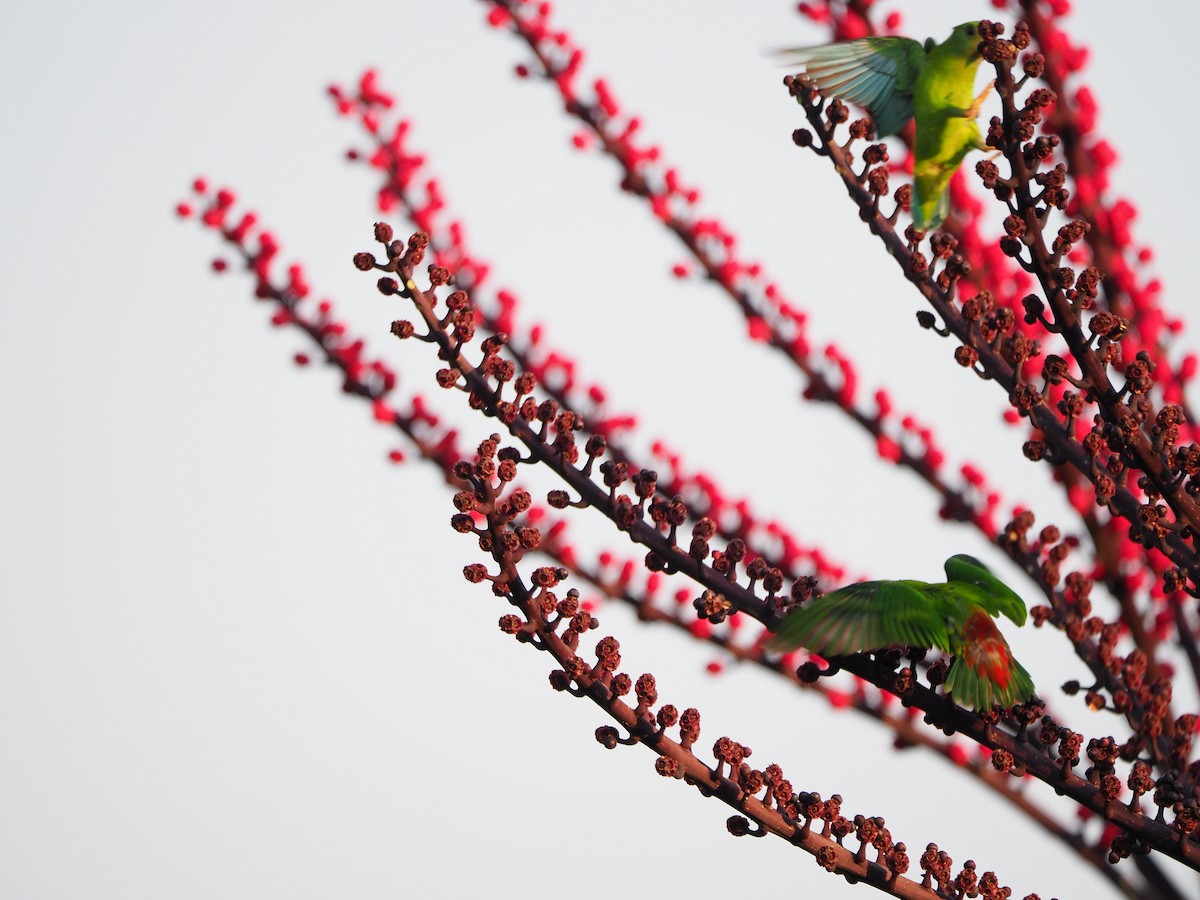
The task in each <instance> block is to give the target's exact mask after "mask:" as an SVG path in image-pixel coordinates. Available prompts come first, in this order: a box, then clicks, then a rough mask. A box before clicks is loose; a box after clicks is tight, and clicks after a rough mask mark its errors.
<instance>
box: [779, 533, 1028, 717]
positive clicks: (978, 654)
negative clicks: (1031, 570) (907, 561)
mask: <svg viewBox="0 0 1200 900" xmlns="http://www.w3.org/2000/svg"><path fill="white" fill-rule="evenodd" d="M945 568H946V583H945V584H926V583H925V582H924V581H864V582H861V583H859V584H851V585H847V586H846V587H843V588H838V589H837V590H836V591H832V592H831V593H828V594H825V595H824V596H822V597H818V598H816V599H815V600H809V601H808V602H807V603H804V604H803V605H802V606H800V607H799V608H798V609H795V610H793V611H792V612H791V613H790V614H789V615H788V616H787V618H785V619H784V620H783V623H782V624H781V625H780V626H779V629H778V632H777V633H776V635H775V636H774V637H773V638H772V639H771V640H770V641H769V642H768V643H767V649H769V650H777V651H789V650H794V649H796V648H797V647H804V648H806V649H808V650H810V651H812V652H813V653H819V654H821V655H822V656H844V655H846V654H848V653H858V652H863V651H871V650H882V649H884V648H885V647H890V646H892V645H894V644H903V645H905V646H910V647H926V648H933V647H936V648H938V649H939V650H945V651H946V652H948V653H952V654H954V657H955V659H954V662H953V664H952V665H951V666H950V671H949V673H948V674H947V676H946V691H947V692H948V693H950V694H952V695H953V696H954V699H955V700H956V701H957V702H959V703H962V704H964V705H966V706H970V707H972V708H973V709H990V708H991V707H992V706H994V705H995V704H997V703H998V704H1000V705H1001V706H1004V707H1009V706H1013V705H1015V704H1017V703H1023V702H1024V701H1026V700H1028V699H1029V698H1030V697H1032V696H1033V691H1034V688H1033V681H1032V679H1030V677H1029V673H1028V672H1026V671H1025V669H1024V667H1023V666H1022V665H1021V664H1020V663H1019V662H1017V661H1016V660H1015V659H1014V658H1013V655H1012V651H1011V650H1010V649H1009V646H1008V641H1006V640H1005V639H1004V635H1002V634H1001V633H1000V629H998V628H997V627H996V623H995V622H993V621H992V619H993V618H994V617H996V616H999V615H1000V614H1001V613H1003V614H1004V615H1005V616H1007V617H1008V618H1009V619H1011V620H1012V621H1013V622H1015V623H1016V624H1017V625H1024V624H1025V603H1024V601H1022V600H1021V598H1020V597H1019V596H1017V594H1016V593H1015V592H1014V591H1013V590H1012V588H1010V587H1009V586H1008V585H1006V584H1004V582H1002V581H1000V579H998V578H997V577H996V576H995V575H993V574H992V573H991V572H990V571H989V570H988V568H987V566H985V565H984V564H983V563H981V562H980V561H979V560H977V559H975V557H973V556H967V555H965V554H959V555H957V556H952V557H950V558H949V559H948V560H946V566H945Z"/></svg>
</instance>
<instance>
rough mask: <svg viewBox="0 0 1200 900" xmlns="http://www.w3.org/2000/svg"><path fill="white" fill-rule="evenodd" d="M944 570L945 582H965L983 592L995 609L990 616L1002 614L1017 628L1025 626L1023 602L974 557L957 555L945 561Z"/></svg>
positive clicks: (1025, 613)
mask: <svg viewBox="0 0 1200 900" xmlns="http://www.w3.org/2000/svg"><path fill="white" fill-rule="evenodd" d="M945 569H946V580H947V581H959V582H966V583H967V584H973V585H975V586H976V587H978V588H980V589H981V590H983V592H984V593H985V594H987V596H988V599H989V600H990V601H991V604H992V606H993V607H994V608H995V612H992V610H991V609H989V610H988V611H989V612H992V615H996V613H1002V614H1003V615H1004V616H1005V617H1006V618H1008V619H1009V620H1011V621H1012V622H1013V623H1014V624H1015V625H1017V626H1021V625H1024V624H1025V617H1026V615H1027V611H1026V609H1025V601H1024V600H1022V599H1021V597H1020V595H1019V594H1017V592H1016V591H1014V590H1013V589H1012V588H1010V587H1009V586H1008V585H1007V584H1005V583H1004V582H1003V581H1001V580H1000V579H999V578H997V577H996V576H995V575H993V574H992V571H991V569H989V568H988V567H987V566H985V565H984V564H983V563H981V562H980V561H979V560H977V559H976V558H975V557H973V556H968V555H967V554H966V553H959V554H957V555H955V556H952V557H950V558H949V559H948V560H946V565H945Z"/></svg>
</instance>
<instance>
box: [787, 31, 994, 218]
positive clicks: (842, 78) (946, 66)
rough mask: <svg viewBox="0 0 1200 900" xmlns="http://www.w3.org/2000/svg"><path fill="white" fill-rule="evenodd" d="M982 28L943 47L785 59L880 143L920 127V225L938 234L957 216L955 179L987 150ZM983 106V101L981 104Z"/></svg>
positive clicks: (884, 46)
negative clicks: (977, 90)
mask: <svg viewBox="0 0 1200 900" xmlns="http://www.w3.org/2000/svg"><path fill="white" fill-rule="evenodd" d="M978 47H979V23H978V22H964V23H963V24H961V25H959V26H957V27H956V28H955V29H954V31H952V32H951V33H950V37H949V38H947V39H946V40H944V41H942V42H941V43H940V44H938V43H935V42H934V41H932V40H929V41H926V42H925V44H924V46H922V45H921V44H919V43H917V42H916V41H914V40H911V39H909V38H903V37H868V38H861V39H859V40H856V41H844V42H842V43H838V44H827V45H825V46H822V47H806V48H803V47H802V48H797V49H794V50H786V51H784V55H785V57H786V58H787V59H788V60H789V61H794V62H797V63H799V64H802V65H803V66H804V76H805V77H806V78H807V79H808V80H809V81H811V82H812V83H813V84H815V85H816V86H817V89H818V90H819V91H820V92H821V93H822V94H823V95H825V96H830V97H838V98H840V99H842V100H845V101H847V102H850V103H854V104H856V105H857V106H861V107H862V108H863V109H865V110H866V111H867V113H868V114H869V115H870V116H871V118H872V119H873V120H874V122H875V130H876V133H877V134H878V135H879V136H880V137H886V136H887V135H889V134H896V133H897V132H899V131H900V130H901V129H903V128H904V126H905V125H907V124H908V122H909V120H910V119H914V120H915V121H916V139H915V141H914V144H913V204H912V212H913V224H914V225H916V227H917V228H919V229H921V230H923V231H924V230H928V229H930V228H936V227H937V226H938V225H940V224H941V223H942V222H943V221H944V220H945V218H946V216H947V215H948V214H949V212H950V198H949V192H948V188H949V186H950V179H951V178H952V177H953V176H954V173H955V172H956V171H957V170H958V167H959V166H960V165H961V164H962V161H963V158H964V157H965V156H966V155H967V153H969V152H970V151H971V150H975V149H982V148H984V147H985V146H986V145H985V144H984V141H983V138H982V136H981V135H980V132H979V126H977V125H976V124H975V115H976V113H977V111H978V110H977V103H978V101H977V100H976V99H975V98H974V97H973V91H974V84H975V72H976V70H977V69H978V67H979V52H978ZM980 99H982V95H981V97H980Z"/></svg>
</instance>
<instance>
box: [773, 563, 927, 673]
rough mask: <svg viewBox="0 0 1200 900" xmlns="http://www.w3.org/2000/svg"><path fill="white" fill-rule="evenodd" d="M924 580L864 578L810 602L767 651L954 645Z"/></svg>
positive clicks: (785, 625) (782, 627)
mask: <svg viewBox="0 0 1200 900" xmlns="http://www.w3.org/2000/svg"><path fill="white" fill-rule="evenodd" d="M928 587H929V585H926V584H925V583H924V582H922V581H864V582H861V583H859V584H851V585H848V586H847V587H844V588H839V589H838V590H836V591H833V592H831V593H829V594H826V595H825V596H823V597H818V598H816V599H815V600H809V601H808V602H807V603H805V604H804V605H803V606H801V607H800V608H799V609H797V610H795V611H793V612H792V613H791V614H790V615H789V616H788V617H787V618H786V619H784V621H783V624H782V625H780V626H779V631H778V633H776V635H775V637H773V638H772V639H771V640H770V641H769V642H768V643H767V649H768V650H776V651H787V650H794V649H795V648H797V647H805V648H807V649H808V650H811V651H812V652H814V653H821V654H825V655H833V656H840V655H844V654H847V653H858V652H860V651H863V650H881V649H883V648H884V647H888V646H891V645H892V644H904V645H906V646H913V647H939V648H941V649H943V650H949V649H950V638H949V635H948V634H947V632H946V622H945V620H944V619H943V617H942V616H941V615H940V614H939V612H938V610H937V608H936V607H935V606H934V604H933V603H931V602H930V599H929V597H928V596H926V594H925V589H927V588H928Z"/></svg>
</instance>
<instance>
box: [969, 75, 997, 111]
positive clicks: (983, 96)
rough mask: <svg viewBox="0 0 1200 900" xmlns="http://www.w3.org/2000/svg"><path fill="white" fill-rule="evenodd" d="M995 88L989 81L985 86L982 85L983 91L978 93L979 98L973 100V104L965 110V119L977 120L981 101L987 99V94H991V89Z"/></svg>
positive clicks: (981, 105) (994, 84) (981, 106)
mask: <svg viewBox="0 0 1200 900" xmlns="http://www.w3.org/2000/svg"><path fill="white" fill-rule="evenodd" d="M995 86H996V83H995V82H994V81H989V82H988V83H987V84H986V85H984V88H983V90H982V91H980V92H979V96H978V97H976V98H975V102H974V103H972V104H971V106H970V108H969V109H967V112H966V117H967V118H968V119H977V118H979V110H981V109H982V108H983V101H984V100H986V99H987V98H988V94H990V93H991V92H992V88H994V87H995Z"/></svg>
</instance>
